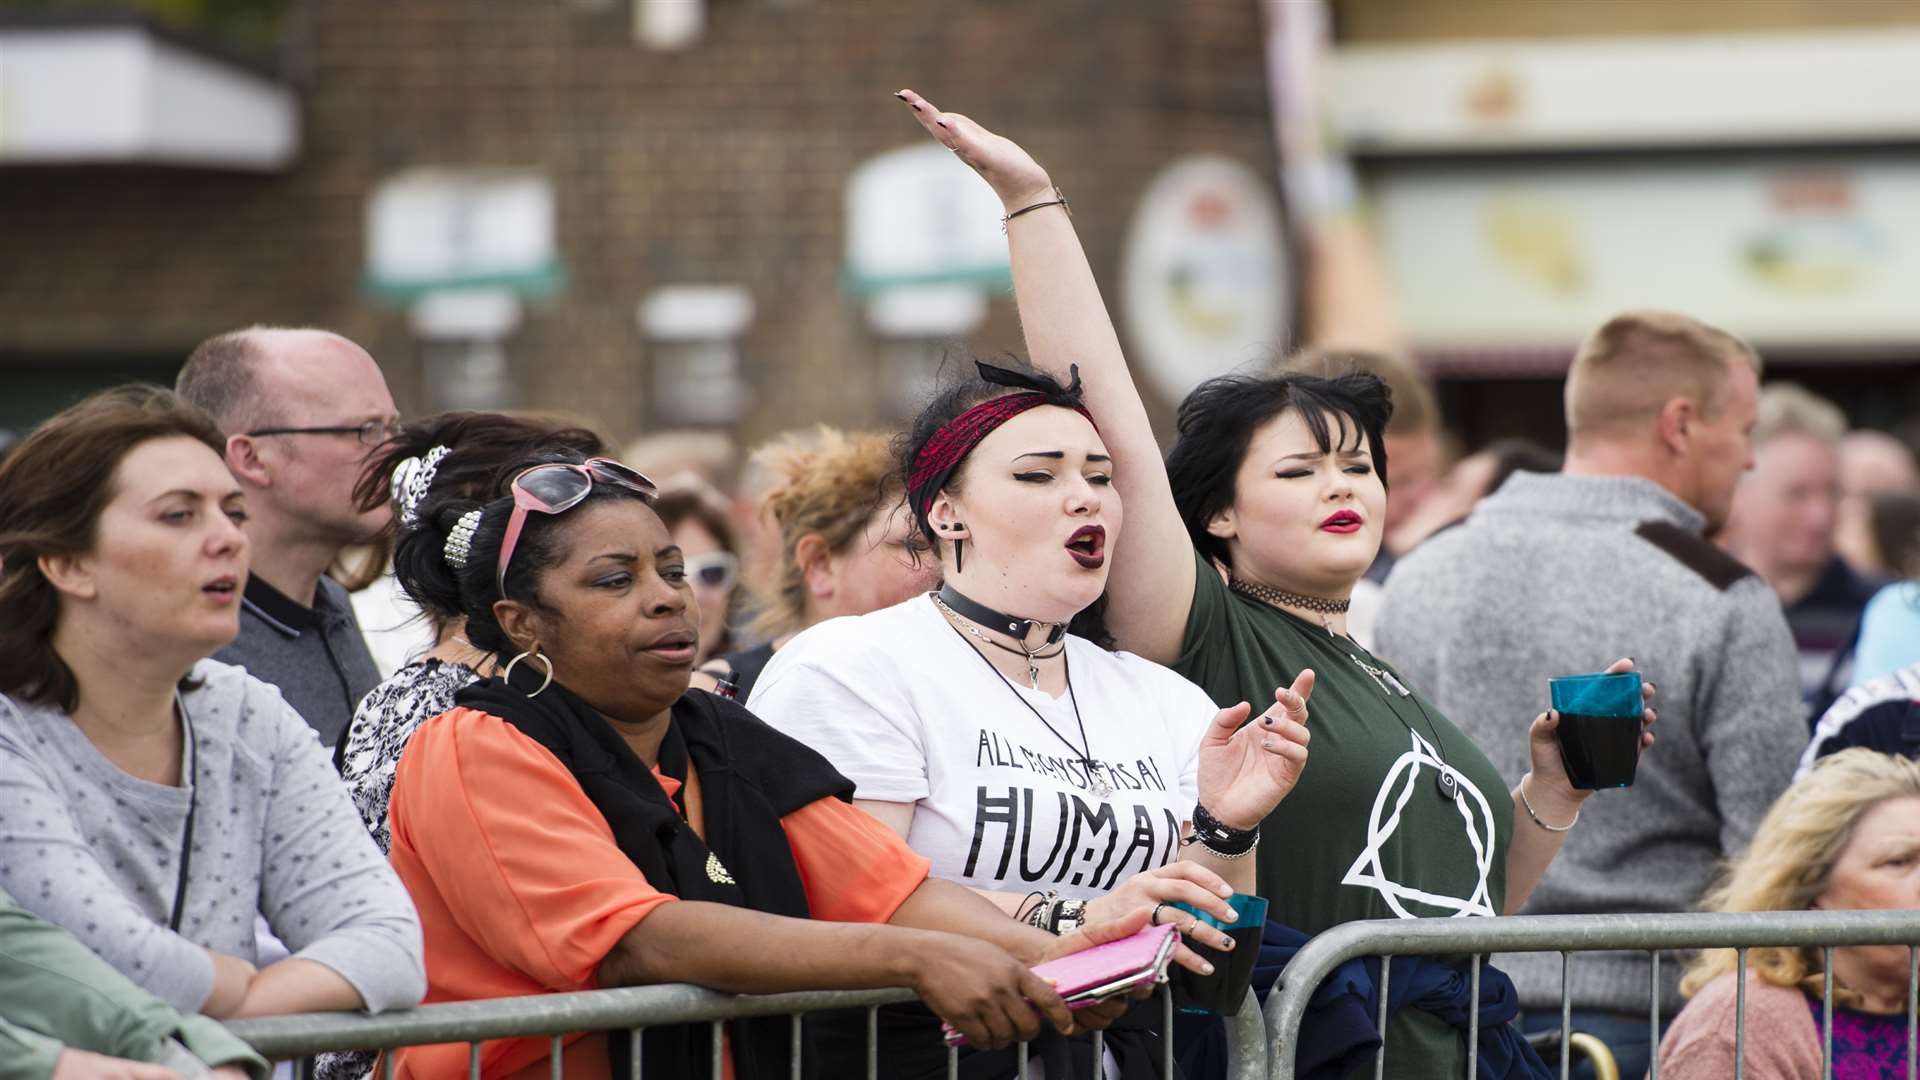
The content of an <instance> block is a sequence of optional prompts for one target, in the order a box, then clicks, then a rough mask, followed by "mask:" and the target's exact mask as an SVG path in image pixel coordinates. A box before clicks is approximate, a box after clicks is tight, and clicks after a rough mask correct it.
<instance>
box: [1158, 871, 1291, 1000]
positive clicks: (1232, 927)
mask: <svg viewBox="0 0 1920 1080" xmlns="http://www.w3.org/2000/svg"><path fill="white" fill-rule="evenodd" d="M1227 905H1228V906H1229V907H1231V908H1233V910H1234V911H1235V912H1236V913H1237V914H1238V915H1239V916H1240V917H1239V918H1237V919H1235V920H1233V921H1232V922H1230V923H1223V922H1221V921H1220V920H1219V919H1216V918H1214V917H1213V916H1212V915H1209V914H1207V913H1206V912H1204V911H1197V910H1195V909H1194V908H1192V907H1190V906H1189V905H1187V904H1185V903H1182V902H1175V903H1173V904H1170V905H1168V906H1169V907H1176V908H1179V909H1180V910H1181V911H1184V912H1186V913H1187V914H1189V915H1192V916H1194V917H1196V918H1198V919H1199V920H1200V921H1201V922H1202V923H1205V924H1206V925H1208V926H1212V927H1216V928H1218V929H1220V930H1222V931H1224V932H1225V933H1226V935H1227V936H1228V937H1230V938H1232V939H1233V951H1231V952H1224V951H1222V950H1220V949H1216V948H1213V947H1212V946H1209V945H1204V944H1202V943H1200V942H1198V941H1195V940H1194V939H1193V938H1191V937H1188V938H1183V939H1182V940H1183V941H1184V942H1185V943H1186V946H1187V948H1189V949H1192V950H1193V951H1194V952H1196V953H1199V954H1200V955H1201V956H1202V957H1203V958H1205V959H1206V961H1207V962H1208V963H1210V964H1212V965H1213V974H1211V975H1200V974H1197V973H1195V972H1192V971H1188V970H1187V969H1186V968H1183V967H1181V966H1179V965H1178V964H1175V965H1174V966H1173V968H1172V969H1171V971H1170V974H1169V976H1168V981H1169V982H1171V983H1172V985H1173V1001H1174V1004H1175V1005H1178V1006H1179V1007H1180V1011H1181V1012H1188V1013H1200V1014H1209V1013H1211V1014H1215V1015H1219V1016H1232V1015H1234V1014H1235V1013H1237V1012H1239V1011H1240V1006H1241V1004H1242V1003H1244V1002H1245V1001H1246V1000H1247V987H1249V986H1251V985H1253V965H1254V961H1256V960H1258V959H1259V958H1260V935H1261V934H1262V933H1264V932H1265V930H1266V925H1267V898H1266V897H1264V896H1248V895H1247V894H1246V893H1234V894H1233V895H1232V896H1230V897H1228V898H1227Z"/></svg>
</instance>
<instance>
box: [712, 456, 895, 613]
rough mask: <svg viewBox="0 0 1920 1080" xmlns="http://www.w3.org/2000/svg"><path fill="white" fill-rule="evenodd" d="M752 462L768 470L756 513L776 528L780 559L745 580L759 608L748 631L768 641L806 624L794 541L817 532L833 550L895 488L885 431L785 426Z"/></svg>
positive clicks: (803, 580)
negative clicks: (770, 479) (770, 483)
mask: <svg viewBox="0 0 1920 1080" xmlns="http://www.w3.org/2000/svg"><path fill="white" fill-rule="evenodd" d="M752 461H753V464H754V465H756V466H758V467H760V468H762V469H765V470H766V471H767V472H769V473H771V474H773V476H774V477H775V481H774V484H775V486H774V487H773V488H772V489H770V490H769V491H768V492H767V493H766V494H765V495H764V496H762V497H761V500H760V516H761V517H762V518H763V519H764V520H766V521H768V522H770V523H771V524H772V525H773V526H774V527H775V528H777V529H778V530H779V532H780V558H779V560H778V561H777V562H773V563H771V564H769V565H768V566H767V567H766V568H765V569H764V570H762V571H761V572H760V573H759V574H757V575H756V576H755V577H754V578H753V580H751V581H749V582H748V583H747V590H748V592H749V593H750V594H751V595H752V597H753V601H754V603H753V606H754V607H756V608H758V609H759V611H760V614H759V615H758V616H756V617H755V619H754V621H753V626H752V630H753V633H754V634H755V635H756V636H758V637H760V638H763V639H766V640H772V639H774V638H777V637H781V636H783V635H786V634H790V633H793V632H794V631H796V630H801V629H804V628H805V627H806V625H807V575H806V568H805V567H803V566H801V565H800V564H799V562H798V560H797V558H796V554H795V553H796V551H797V549H798V548H799V546H800V541H801V540H802V539H804V538H805V537H807V536H809V535H813V536H818V537H819V538H820V539H821V540H822V541H824V542H825V543H826V545H827V550H828V551H831V552H833V553H835V554H838V553H840V552H844V551H846V550H847V549H848V547H850V546H851V545H852V544H853V543H854V542H855V541H857V540H859V539H860V538H861V536H863V535H864V534H865V531H866V525H867V523H868V522H869V521H871V520H873V517H874V515H875V514H877V513H879V512H881V511H882V510H884V509H886V508H887V507H888V505H889V504H890V503H893V502H894V501H896V500H898V499H899V498H900V497H901V495H902V494H903V490H902V488H901V486H900V485H901V480H900V477H899V474H898V473H896V472H895V471H894V467H893V453H892V448H891V446H890V445H889V440H888V437H887V436H885V435H881V434H877V433H873V432H845V431H841V430H839V429H837V428H831V427H827V426H826V425H824V424H823V425H821V426H820V427H818V428H816V429H814V430H813V431H810V432H793V433H789V434H787V435H785V436H782V437H781V438H779V439H776V440H775V441H773V442H771V443H768V444H767V445H765V446H762V447H760V448H759V449H757V450H755V451H754V452H753V456H752Z"/></svg>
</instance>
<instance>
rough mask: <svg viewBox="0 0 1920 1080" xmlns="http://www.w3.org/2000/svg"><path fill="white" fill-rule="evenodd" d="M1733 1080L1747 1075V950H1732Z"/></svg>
mask: <svg viewBox="0 0 1920 1080" xmlns="http://www.w3.org/2000/svg"><path fill="white" fill-rule="evenodd" d="M1734 980H1735V983H1734V992H1733V993H1734V997H1733V1080H1746V1076H1747V950H1746V948H1745V947H1744V946H1743V947H1741V948H1738V949H1735V950H1734Z"/></svg>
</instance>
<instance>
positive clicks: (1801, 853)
mask: <svg viewBox="0 0 1920 1080" xmlns="http://www.w3.org/2000/svg"><path fill="white" fill-rule="evenodd" d="M1702 906H1703V907H1704V908H1705V909H1706V910H1708V911H1804V910H1808V909H1819V910H1854V909H1859V910H1890V909H1891V910H1907V909H1916V908H1920V762H1914V761H1911V760H1908V759H1906V758H1901V757H1894V756H1891V755H1888V754H1881V753H1878V752H1876V751H1872V750H1866V749H1852V750H1843V751H1841V752H1840V753H1837V754H1834V755H1833V756H1831V757H1827V758H1823V759H1821V761H1820V763H1819V764H1818V765H1816V766H1815V767H1814V769H1813V771H1812V772H1810V773H1808V774H1807V775H1806V776H1804V777H1802V778H1801V779H1800V780H1799V781H1798V782H1796V783H1795V784H1794V785H1793V786H1792V787H1790V788H1788V789H1787V791H1786V793H1785V794H1783V795H1781V796H1780V799H1779V801H1778V802H1776V803H1774V805H1773V808H1772V809H1771V810H1769V811H1768V812H1767V816H1766V817H1765V818H1764V819H1763V820H1762V821H1761V822H1760V828H1759V830H1758V831H1757V832H1756V833H1755V834H1754V837H1753V844H1752V846H1750V847H1749V848H1748V849H1747V851H1746V853H1745V854H1743V855H1741V856H1740V857H1739V858H1738V859H1737V860H1735V861H1734V862H1733V864H1732V865H1731V866H1730V867H1729V868H1728V870H1727V872H1726V874H1725V876H1724V877H1723V879H1722V881H1721V883H1720V884H1719V885H1718V886H1717V887H1716V888H1715V889H1714V890H1713V891H1712V892H1710V893H1709V894H1708V895H1707V898H1706V900H1705V901H1704V903H1703V905H1702ZM1747 961H1748V963H1747V968H1748V970H1747V977H1746V999H1747V1000H1746V1011H1747V1023H1746V1063H1745V1065H1746V1068H1745V1073H1746V1075H1747V1076H1748V1077H1750V1078H1751V1080H1792V1078H1799V1077H1808V1076H1819V1075H1820V1058H1821V1032H1820V1023H1821V1012H1822V1002H1821V994H1822V989H1823V984H1824V972H1823V970H1822V968H1821V958H1820V950H1818V949H1815V948H1807V947H1790V946H1776V947H1770V948H1753V949H1748V950H1747ZM1735 964H1736V960H1735V956H1734V951H1733V950H1732V949H1712V950H1708V951H1707V952H1704V953H1702V954H1701V955H1700V957H1699V958H1698V959H1696V960H1695V961H1694V962H1693V964H1692V965H1691V967H1690V968H1689V970H1688V972H1687V975H1686V978H1685V979H1683V980H1682V981H1681V984H1680V990H1681V992H1682V993H1683V994H1686V995H1687V996H1689V997H1690V998H1691V999H1692V1000H1691V1001H1689V1002H1688V1003H1687V1007H1686V1008H1685V1009H1683V1010H1681V1012H1680V1015H1679V1016H1678V1017H1675V1018H1674V1021H1673V1024H1672V1026H1671V1027H1669V1028H1668V1030H1667V1034H1666V1037H1665V1038H1664V1039H1662V1040H1661V1042H1660V1075H1661V1076H1663V1077H1666V1078H1667V1080H1706V1078H1716V1080H1717V1078H1719V1077H1726V1076H1732V1075H1733V1074H1734V1060H1733V1059H1734V1047H1735V1034H1734V1031H1735V1028H1734V1020H1735V1015H1734V1014H1735V1011H1736V1008H1737V1000H1738V999H1737V990H1738V989H1739V988H1738V986H1737V985H1736V983H1735ZM1833 988H1834V994H1833V1060H1834V1068H1833V1073H1832V1075H1834V1076H1839V1077H1846V1078H1848V1080H1881V1078H1893V1077H1900V1078H1905V1077H1906V1076H1907V1071H1906V1061H1907V1023H1906V1020H1907V1018H1906V1007H1907V995H1908V994H1909V993H1910V992H1911V991H1910V988H1909V986H1908V967H1907V947H1906V946H1904V945H1890V946H1889V945H1874V946H1860V947H1854V948H1842V949H1835V950H1834V953H1833Z"/></svg>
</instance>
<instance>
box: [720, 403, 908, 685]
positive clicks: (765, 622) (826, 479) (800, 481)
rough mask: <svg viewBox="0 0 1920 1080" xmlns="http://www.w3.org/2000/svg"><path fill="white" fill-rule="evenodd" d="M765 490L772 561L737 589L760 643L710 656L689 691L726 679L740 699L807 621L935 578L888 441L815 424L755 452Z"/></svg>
mask: <svg viewBox="0 0 1920 1080" xmlns="http://www.w3.org/2000/svg"><path fill="white" fill-rule="evenodd" d="M753 464H754V465H755V466H757V467H758V468H760V469H762V470H764V471H766V472H768V473H771V474H772V475H773V476H774V477H775V479H774V481H773V486H772V487H771V488H770V489H769V490H768V491H767V493H766V495H765V496H764V497H763V498H762V499H761V502H760V516H761V518H762V520H763V521H764V522H765V523H766V524H767V526H768V527H769V528H771V529H773V530H775V531H777V532H778V534H779V540H780V550H779V558H778V559H777V560H776V561H774V562H773V563H772V564H771V565H770V566H768V567H767V568H766V570H765V571H764V572H762V573H761V574H759V575H756V577H755V578H754V579H752V580H749V581H748V583H747V588H748V592H749V594H750V601H751V603H750V607H751V608H752V609H754V610H756V611H758V612H759V614H758V615H757V616H756V617H755V619H754V622H753V624H752V626H751V627H750V628H749V629H750V636H751V637H753V638H755V639H758V640H759V641H761V642H762V644H759V645H756V646H754V647H753V648H750V649H742V650H740V651H738V652H732V653H728V654H726V655H724V656H720V657H716V658H715V659H714V660H712V661H711V662H709V663H708V664H707V665H706V666H705V667H703V668H702V669H701V670H700V672H698V673H696V674H695V676H694V685H695V686H703V687H704V686H707V685H709V683H710V681H717V680H718V679H721V678H727V679H728V680H729V681H731V682H732V683H733V684H734V686H735V687H736V688H737V690H736V693H737V696H738V697H739V698H740V699H741V700H742V701H744V700H746V697H747V694H749V693H750V692H752V690H753V684H754V681H755V680H757V679H758V678H759V677H760V672H761V670H762V669H764V668H765V667H766V666H767V661H768V660H771V659H772V658H773V654H774V652H775V650H777V649H779V648H780V647H781V646H783V645H785V644H786V643H787V642H788V641H791V640H792V639H793V636H794V635H795V634H798V633H799V632H800V631H802V630H805V629H806V628H807V627H809V626H812V625H813V624H814V623H817V622H824V621H825V620H827V619H831V618H834V617H836V616H840V615H864V614H866V613H867V612H869V611H878V610H880V609H881V608H888V607H892V606H893V605H895V604H897V603H900V602H901V601H903V600H905V599H907V598H908V597H911V596H913V595H914V594H916V593H922V592H926V591H927V590H929V589H931V588H933V586H934V584H935V582H936V579H937V577H938V574H937V570H936V567H935V566H934V564H933V561H932V560H931V559H926V558H924V557H923V555H924V548H923V546H922V545H921V544H920V543H919V540H918V536H917V534H916V533H915V531H914V527H913V519H912V517H911V516H910V515H909V514H908V513H907V508H906V503H905V501H904V500H903V498H902V493H901V490H900V478H899V477H898V476H897V475H895V472H896V470H895V469H894V458H893V450H892V445H891V441H890V440H889V439H888V438H887V437H886V436H884V435H879V434H875V433H872V432H844V431H840V430H838V429H836V428H830V427H826V426H824V425H823V426H821V427H819V428H816V429H815V430H813V431H811V432H796V433H791V434H788V435H786V436H783V437H781V438H780V439H777V440H775V441H774V442H771V443H769V444H767V445H766V446H763V447H761V448H760V449H759V450H756V451H755V452H754V454H753Z"/></svg>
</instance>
